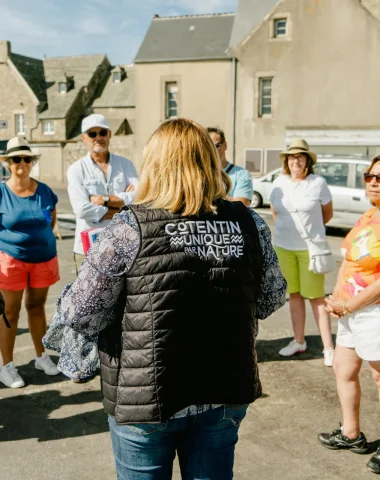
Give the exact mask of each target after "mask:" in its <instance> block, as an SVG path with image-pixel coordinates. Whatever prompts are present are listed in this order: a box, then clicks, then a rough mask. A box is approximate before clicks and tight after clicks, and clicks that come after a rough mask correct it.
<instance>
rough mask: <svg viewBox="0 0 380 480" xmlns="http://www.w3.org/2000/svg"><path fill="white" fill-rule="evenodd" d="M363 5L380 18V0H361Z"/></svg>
mask: <svg viewBox="0 0 380 480" xmlns="http://www.w3.org/2000/svg"><path fill="white" fill-rule="evenodd" d="M361 3H362V5H363V6H364V7H365V8H366V9H367V10H369V11H370V12H371V13H372V15H373V16H374V17H375V18H377V19H378V20H380V0H361Z"/></svg>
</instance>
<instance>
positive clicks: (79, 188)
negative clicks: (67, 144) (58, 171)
mask: <svg viewBox="0 0 380 480" xmlns="http://www.w3.org/2000/svg"><path fill="white" fill-rule="evenodd" d="M67 182H68V186H67V192H68V194H69V199H70V203H71V206H72V209H73V212H74V213H75V215H76V216H77V217H78V218H81V219H84V220H86V221H88V222H100V221H101V220H102V219H103V216H104V215H105V214H106V213H107V212H108V209H107V207H103V206H102V205H94V204H93V203H91V202H90V195H89V192H88V191H87V190H86V188H85V187H84V185H83V178H82V176H81V175H80V174H79V172H78V170H77V169H74V168H73V166H71V167H70V168H69V169H68V171H67Z"/></svg>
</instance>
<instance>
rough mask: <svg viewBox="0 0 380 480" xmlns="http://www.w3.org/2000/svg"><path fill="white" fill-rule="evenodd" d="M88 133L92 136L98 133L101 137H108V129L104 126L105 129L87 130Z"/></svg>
mask: <svg viewBox="0 0 380 480" xmlns="http://www.w3.org/2000/svg"><path fill="white" fill-rule="evenodd" d="M87 135H88V136H89V137H90V138H96V137H97V135H100V136H101V137H106V136H107V135H108V130H106V129H105V128H104V129H103V130H99V131H98V132H87Z"/></svg>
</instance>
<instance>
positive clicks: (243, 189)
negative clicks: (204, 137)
mask: <svg viewBox="0 0 380 480" xmlns="http://www.w3.org/2000/svg"><path fill="white" fill-rule="evenodd" d="M207 132H208V134H209V135H210V138H211V140H212V141H213V142H214V145H215V147H216V149H217V151H218V154H219V158H220V161H221V162H222V167H223V169H224V171H225V172H226V173H227V174H228V176H229V177H230V179H231V182H232V189H231V191H230V192H229V196H228V197H227V199H228V200H230V201H231V202H242V203H244V205H246V206H247V207H249V206H250V205H251V201H252V193H253V186H252V178H251V174H250V173H249V171H248V170H246V169H245V168H242V167H238V166H237V165H234V164H232V163H230V162H228V161H227V159H226V150H227V142H226V138H225V136H224V132H223V130H220V129H219V128H216V127H208V128H207Z"/></svg>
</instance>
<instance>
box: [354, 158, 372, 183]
mask: <svg viewBox="0 0 380 480" xmlns="http://www.w3.org/2000/svg"><path fill="white" fill-rule="evenodd" d="M368 166H369V165H367V164H365V163H358V164H357V165H355V188H361V189H363V188H365V187H364V185H365V184H364V176H363V175H364V172H365V171H366V170H367V168H368Z"/></svg>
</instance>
